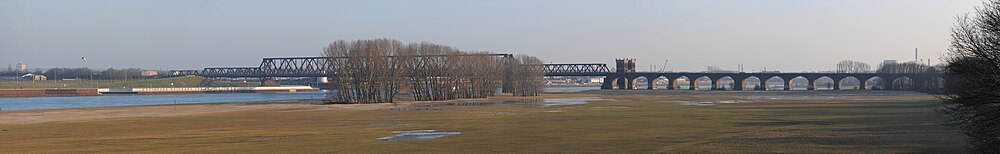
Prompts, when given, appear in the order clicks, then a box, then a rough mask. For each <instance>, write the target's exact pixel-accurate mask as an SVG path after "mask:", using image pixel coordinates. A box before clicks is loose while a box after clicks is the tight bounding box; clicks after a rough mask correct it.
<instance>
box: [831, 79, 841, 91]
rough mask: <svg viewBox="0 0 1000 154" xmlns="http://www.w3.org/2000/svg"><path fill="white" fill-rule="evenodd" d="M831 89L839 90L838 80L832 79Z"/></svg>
mask: <svg viewBox="0 0 1000 154" xmlns="http://www.w3.org/2000/svg"><path fill="white" fill-rule="evenodd" d="M833 90H840V80H833Z"/></svg>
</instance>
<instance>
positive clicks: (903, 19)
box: [0, 0, 980, 71]
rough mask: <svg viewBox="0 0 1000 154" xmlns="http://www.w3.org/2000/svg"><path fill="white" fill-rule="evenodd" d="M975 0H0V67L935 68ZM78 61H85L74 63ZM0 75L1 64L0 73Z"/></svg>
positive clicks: (797, 69) (807, 69) (971, 9)
mask: <svg viewBox="0 0 1000 154" xmlns="http://www.w3.org/2000/svg"><path fill="white" fill-rule="evenodd" d="M979 4H980V2H979V0H836V1H833V0H758V1H750V0H730V1H722V0H717V1H706V0H687V1H667V0H662V1H644V0H628V1H582V0H565V1H539V0H524V1H516V0H515V1H512V0H503V1H499V0H498V1H478V0H477V1H469V0H437V1H432V0H428V1H416V0H406V1H404V0H399V1H378V0H358V1H332V0H331V1H293V0H289V1H285V0H280V1H279V0H269V1H243V0H241V1H235V0H234V1H221V0H164V1H142V0H86V1H81V0H68V1H49V0H13V1H12V0H0V64H8V63H9V64H16V63H18V62H24V63H27V64H28V65H29V67H31V68H36V67H42V68H51V67H81V66H86V67H92V68H108V67H115V68H123V67H129V68H133V67H140V68H149V69H200V68H203V67H221V66H256V65H258V64H259V63H260V58H262V57H293V56H318V55H320V54H321V52H322V49H323V47H324V46H325V45H326V44H328V43H330V42H332V41H334V40H338V39H344V40H356V39H373V38H395V39H398V40H401V41H404V42H419V41H428V42H434V43H439V44H445V45H450V46H454V47H457V48H460V49H463V50H486V51H495V52H500V53H515V54H529V55H534V56H537V57H539V58H542V59H544V60H545V61H546V62H554V63H572V62H603V63H608V64H612V67H613V62H614V58H623V57H629V58H638V62H639V64H638V66H639V69H640V70H647V69H649V65H654V64H655V65H663V61H664V60H670V61H669V62H668V63H667V67H668V68H669V69H673V70H676V71H680V70H704V69H705V67H706V66H719V67H722V68H724V69H736V66H737V65H738V64H744V67H745V70H746V71H750V70H760V69H761V68H763V67H767V68H768V69H769V70H774V69H778V70H782V71H819V70H829V69H833V68H834V66H835V64H836V63H837V62H838V61H840V60H845V59H852V60H861V61H864V62H868V63H871V64H872V65H875V64H876V63H879V62H881V61H882V60H884V59H897V60H912V59H913V49H914V48H920V57H921V58H932V59H933V62H935V63H937V62H940V60H939V59H938V58H939V57H940V55H942V54H944V52H946V50H947V48H948V43H949V42H948V40H949V36H948V35H949V30H950V29H949V28H950V27H951V26H952V25H953V24H954V21H955V17H957V16H959V15H962V14H966V13H969V12H972V11H973V9H974V8H975V7H976V6H978V5H979ZM80 57H87V59H88V61H87V62H83V61H82V60H80ZM3 69H5V68H3Z"/></svg>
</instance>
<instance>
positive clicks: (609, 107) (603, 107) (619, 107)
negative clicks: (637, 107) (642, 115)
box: [593, 106, 628, 109]
mask: <svg viewBox="0 0 1000 154" xmlns="http://www.w3.org/2000/svg"><path fill="white" fill-rule="evenodd" d="M593 108H595V109H624V108H628V107H625V106H598V107H593Z"/></svg>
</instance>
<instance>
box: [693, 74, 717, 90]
mask: <svg viewBox="0 0 1000 154" xmlns="http://www.w3.org/2000/svg"><path fill="white" fill-rule="evenodd" d="M713 83H715V80H712V78H711V77H708V76H701V77H698V78H695V79H694V87H693V88H694V89H693V90H711V89H712V86H711V85H714V84H713ZM706 84H707V85H709V88H708V89H704V88H701V87H702V86H703V85H706Z"/></svg>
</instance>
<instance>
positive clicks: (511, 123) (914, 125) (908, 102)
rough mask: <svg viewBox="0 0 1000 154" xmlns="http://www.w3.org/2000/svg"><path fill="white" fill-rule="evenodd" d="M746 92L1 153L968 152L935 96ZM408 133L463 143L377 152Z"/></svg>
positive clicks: (325, 116)
mask: <svg viewBox="0 0 1000 154" xmlns="http://www.w3.org/2000/svg"><path fill="white" fill-rule="evenodd" d="M692 93H698V94H692ZM765 93H766V92H765ZM750 94H759V93H721V92H710V93H700V92H697V91H692V92H668V91H658V92H648V91H584V92H576V93H560V94H551V93H549V94H545V95H543V96H539V97H528V98H521V97H509V96H504V97H496V98H490V99H481V100H460V101H458V102H465V101H485V102H492V101H503V100H525V99H527V100H528V101H530V100H538V101H544V100H545V99H554V98H555V99H562V100H565V99H564V98H582V97H598V98H603V99H600V100H592V101H589V102H587V103H584V104H576V105H558V106H548V107H543V106H534V105H500V106H440V107H437V108H432V109H428V110H409V111H395V110H389V109H387V108H393V107H401V106H411V105H417V104H427V103H425V102H419V103H418V102H402V103H397V104H395V105H394V104H338V105H318V104H316V103H317V102H316V101H317V100H297V101H269V102H252V103H216V104H196V105H163V106H132V107H100V108H79V109H52V110H26V111H11V112H6V111H5V112H0V122H2V123H0V138H3V139H4V140H5V144H0V153H51V152H57V153H59V152H65V153H77V152H84V151H87V152H100V153H204V152H212V151H227V152H253V153H273V152H292V153H404V152H415V151H419V152H429V153H508V152H538V153H622V152H624V153H817V152H821V153H963V152H964V151H962V150H963V149H962V147H963V146H964V142H962V140H961V134H960V133H959V132H957V131H954V130H951V129H948V128H947V127H945V126H942V125H941V124H942V121H943V119H942V117H941V114H940V113H937V112H934V109H935V108H937V107H939V106H940V102H939V101H938V100H936V99H935V98H934V97H933V96H929V95H922V94H919V93H908V92H900V93H895V94H892V93H882V94H878V95H874V94H872V95H854V94H849V93H838V92H833V91H830V92H826V93H823V92H812V93H773V94H761V96H766V97H749V96H747V95H750ZM50 119H55V120H50ZM407 130H439V131H447V132H460V134H458V135H450V136H444V137H441V138H437V139H431V140H415V141H379V140H375V139H376V138H382V137H386V136H390V135H392V134H393V131H407ZM40 146H44V147H46V148H37V147H40ZM385 147H392V148H385Z"/></svg>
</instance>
